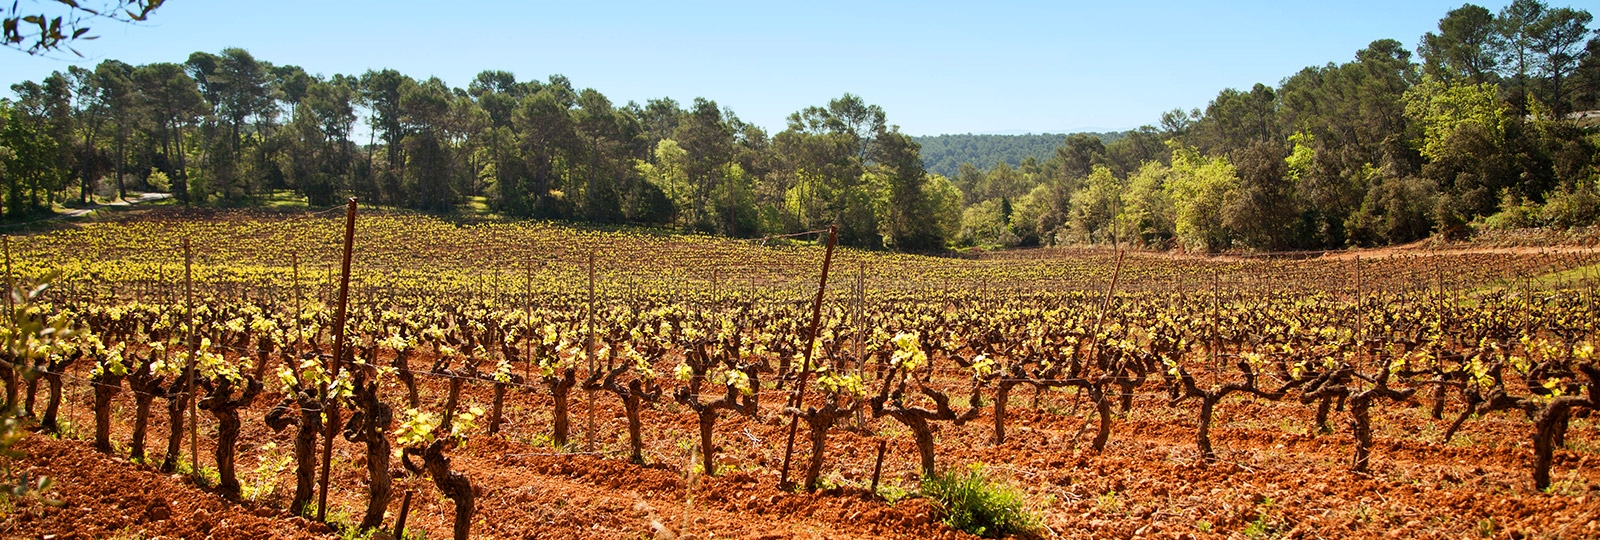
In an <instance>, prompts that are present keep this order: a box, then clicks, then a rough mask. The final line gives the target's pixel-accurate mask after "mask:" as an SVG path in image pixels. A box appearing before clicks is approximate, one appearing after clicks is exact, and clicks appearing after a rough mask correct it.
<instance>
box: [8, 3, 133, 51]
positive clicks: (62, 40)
mask: <svg viewBox="0 0 1600 540" xmlns="http://www.w3.org/2000/svg"><path fill="white" fill-rule="evenodd" d="M40 3H42V4H44V6H36V5H35V4H40ZM163 3H164V1H163V0H102V1H100V2H93V3H91V2H76V1H65V0H56V1H54V2H38V1H37V0H35V1H30V2H28V4H29V6H28V7H27V8H22V7H20V5H21V4H20V3H19V2H12V3H11V9H9V10H7V9H4V8H0V41H4V42H5V45H6V46H7V47H11V48H13V49H17V50H20V51H24V52H26V53H28V54H34V55H37V54H46V53H50V52H54V51H57V50H61V49H66V50H68V51H71V52H72V53H73V54H76V55H78V56H83V53H80V52H78V51H77V49H73V48H72V44H73V43H74V42H76V41H78V40H89V39H94V38H96V37H98V36H94V35H90V34H89V32H90V28H89V24H90V23H95V22H96V21H101V20H104V21H114V22H124V23H127V22H142V21H144V20H145V19H146V18H148V17H149V16H150V13H151V12H154V11H155V10H156V8H159V7H161V4H163Z"/></svg>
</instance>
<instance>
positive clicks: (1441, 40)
mask: <svg viewBox="0 0 1600 540" xmlns="http://www.w3.org/2000/svg"><path fill="white" fill-rule="evenodd" d="M1504 48H1505V37H1504V36H1502V35H1501V34H1500V33H1499V32H1498V31H1497V28H1496V26H1495V18H1494V14H1492V13H1490V12H1489V10H1488V9H1484V8H1483V7H1481V6H1476V5H1473V4H1465V5H1462V6H1461V7H1459V8H1456V9H1453V10H1450V12H1449V13H1448V14H1446V15H1445V17H1444V18H1443V19H1439V33H1438V34H1435V33H1433V32H1428V33H1427V34H1423V36H1422V42H1421V44H1420V45H1418V46H1417V54H1418V55H1420V56H1422V59H1423V72H1424V73H1425V74H1428V75H1432V76H1433V77H1435V78H1438V79H1441V80H1447V81H1448V80H1453V79H1456V78H1465V79H1468V80H1470V81H1471V82H1472V83H1473V84H1483V83H1488V82H1494V77H1495V75H1496V73H1495V70H1496V69H1497V68H1498V67H1499V64H1500V57H1501V55H1502V54H1503V52H1502V51H1503V49H1504Z"/></svg>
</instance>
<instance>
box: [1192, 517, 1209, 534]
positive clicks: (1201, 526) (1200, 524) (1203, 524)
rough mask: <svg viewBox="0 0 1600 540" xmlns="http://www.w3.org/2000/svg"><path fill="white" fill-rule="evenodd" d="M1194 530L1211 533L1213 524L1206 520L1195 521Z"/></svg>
mask: <svg viewBox="0 0 1600 540" xmlns="http://www.w3.org/2000/svg"><path fill="white" fill-rule="evenodd" d="M1194 528H1195V530H1198V531H1200V532H1211V522H1210V521H1206V520H1204V519H1197V520H1194Z"/></svg>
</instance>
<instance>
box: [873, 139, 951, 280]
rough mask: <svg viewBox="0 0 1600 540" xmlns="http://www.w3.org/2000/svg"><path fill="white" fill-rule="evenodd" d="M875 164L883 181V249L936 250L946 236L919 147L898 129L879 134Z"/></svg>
mask: <svg viewBox="0 0 1600 540" xmlns="http://www.w3.org/2000/svg"><path fill="white" fill-rule="evenodd" d="M876 139H877V140H878V144H877V145H876V151H877V156H876V159H875V161H877V162H878V163H879V165H880V166H881V168H882V169H884V170H883V172H882V173H881V175H882V177H883V178H884V180H885V181H886V183H887V185H886V186H885V188H886V189H885V190H884V191H885V193H884V195H885V197H884V198H885V199H886V200H885V204H884V205H883V210H882V211H881V212H879V217H878V229H879V233H880V234H881V235H882V236H883V243H884V245H885V246H887V247H890V248H893V249H897V250H900V251H936V250H939V249H942V248H944V244H945V237H944V235H943V232H944V231H942V230H940V228H939V227H938V221H937V219H936V216H935V214H934V210H935V209H934V206H933V200H932V198H931V197H930V194H929V193H928V191H927V177H928V173H927V172H926V171H924V170H923V168H922V156H921V155H919V154H918V150H919V149H920V145H918V144H917V143H916V142H915V141H912V140H911V137H909V136H907V135H905V134H902V133H900V131H899V130H898V129H894V130H890V131H886V132H884V133H881V134H879V135H878V136H877V137H876Z"/></svg>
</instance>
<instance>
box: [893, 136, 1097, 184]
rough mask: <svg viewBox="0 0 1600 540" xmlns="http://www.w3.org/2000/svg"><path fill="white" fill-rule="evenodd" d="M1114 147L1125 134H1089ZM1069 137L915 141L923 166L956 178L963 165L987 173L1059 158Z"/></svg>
mask: <svg viewBox="0 0 1600 540" xmlns="http://www.w3.org/2000/svg"><path fill="white" fill-rule="evenodd" d="M1086 135H1091V136H1094V137H1096V138H1098V139H1100V142H1101V143H1104V144H1110V143H1112V142H1115V141H1116V140H1117V139H1121V138H1122V137H1123V135H1124V134H1123V133H1121V132H1107V133H1086ZM1066 137H1067V135H1066V134H1058V133H1040V134H1034V133H1028V134H1024V135H987V134H984V135H974V134H971V133H968V134H964V135H930V136H922V137H912V138H911V139H912V140H914V141H917V144H920V145H922V164H923V167H925V168H927V169H928V172H931V173H935V174H942V175H945V176H955V175H956V172H957V171H958V170H960V167H961V164H963V163H971V164H972V165H973V166H976V167H978V168H980V169H987V168H990V167H993V166H995V165H999V164H1001V163H1005V164H1008V165H1011V166H1012V167H1017V166H1020V165H1022V162H1023V161H1026V160H1027V159H1028V158H1030V157H1031V158H1033V159H1034V160H1035V161H1044V160H1047V159H1050V156H1053V155H1055V153H1056V147H1058V146H1061V141H1062V139H1065V138H1066Z"/></svg>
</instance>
